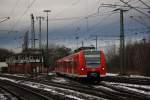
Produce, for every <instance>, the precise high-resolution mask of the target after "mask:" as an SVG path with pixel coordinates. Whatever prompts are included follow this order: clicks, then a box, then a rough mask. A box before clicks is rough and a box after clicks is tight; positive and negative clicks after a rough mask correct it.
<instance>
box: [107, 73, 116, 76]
mask: <svg viewBox="0 0 150 100" xmlns="http://www.w3.org/2000/svg"><path fill="white" fill-rule="evenodd" d="M118 75H119V74H118V73H106V76H118Z"/></svg>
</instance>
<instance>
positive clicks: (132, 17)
mask: <svg viewBox="0 0 150 100" xmlns="http://www.w3.org/2000/svg"><path fill="white" fill-rule="evenodd" d="M130 18H131V19H133V20H134V21H136V22H138V23H140V24H141V25H143V26H145V27H146V28H148V29H149V28H150V26H148V25H146V24H145V23H143V22H141V21H139V20H137V19H135V18H134V16H130Z"/></svg>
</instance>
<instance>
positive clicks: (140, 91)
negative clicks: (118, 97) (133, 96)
mask: <svg viewBox="0 0 150 100" xmlns="http://www.w3.org/2000/svg"><path fill="white" fill-rule="evenodd" d="M105 83H106V84H108V85H113V86H115V87H117V88H122V89H126V90H129V91H133V92H139V93H142V94H145V95H150V91H143V90H140V89H136V87H141V88H147V89H150V86H149V85H137V84H127V83H116V82H105ZM132 87H133V88H132ZM134 87H135V88H134Z"/></svg>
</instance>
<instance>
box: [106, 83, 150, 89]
mask: <svg viewBox="0 0 150 100" xmlns="http://www.w3.org/2000/svg"><path fill="white" fill-rule="evenodd" d="M105 83H108V82H105ZM109 84H111V85H122V86H129V87H135V88H138V87H141V88H144V89H149V90H150V86H149V85H137V84H128V83H117V82H109Z"/></svg>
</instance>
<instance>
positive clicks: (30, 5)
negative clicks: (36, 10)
mask: <svg viewBox="0 0 150 100" xmlns="http://www.w3.org/2000/svg"><path fill="white" fill-rule="evenodd" d="M35 1H36V0H33V1H32V2H31V3H30V4H29V5H28V7H27V9H26V10H25V11H24V12H23V14H22V15H21V16H20V17H19V18H18V20H17V21H16V23H15V24H14V25H13V26H12V28H11V30H14V28H15V27H16V26H17V24H18V23H19V21H20V20H21V18H22V17H23V16H24V15H25V14H26V13H27V12H28V10H29V9H30V8H31V7H32V5H33V4H34V3H35Z"/></svg>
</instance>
